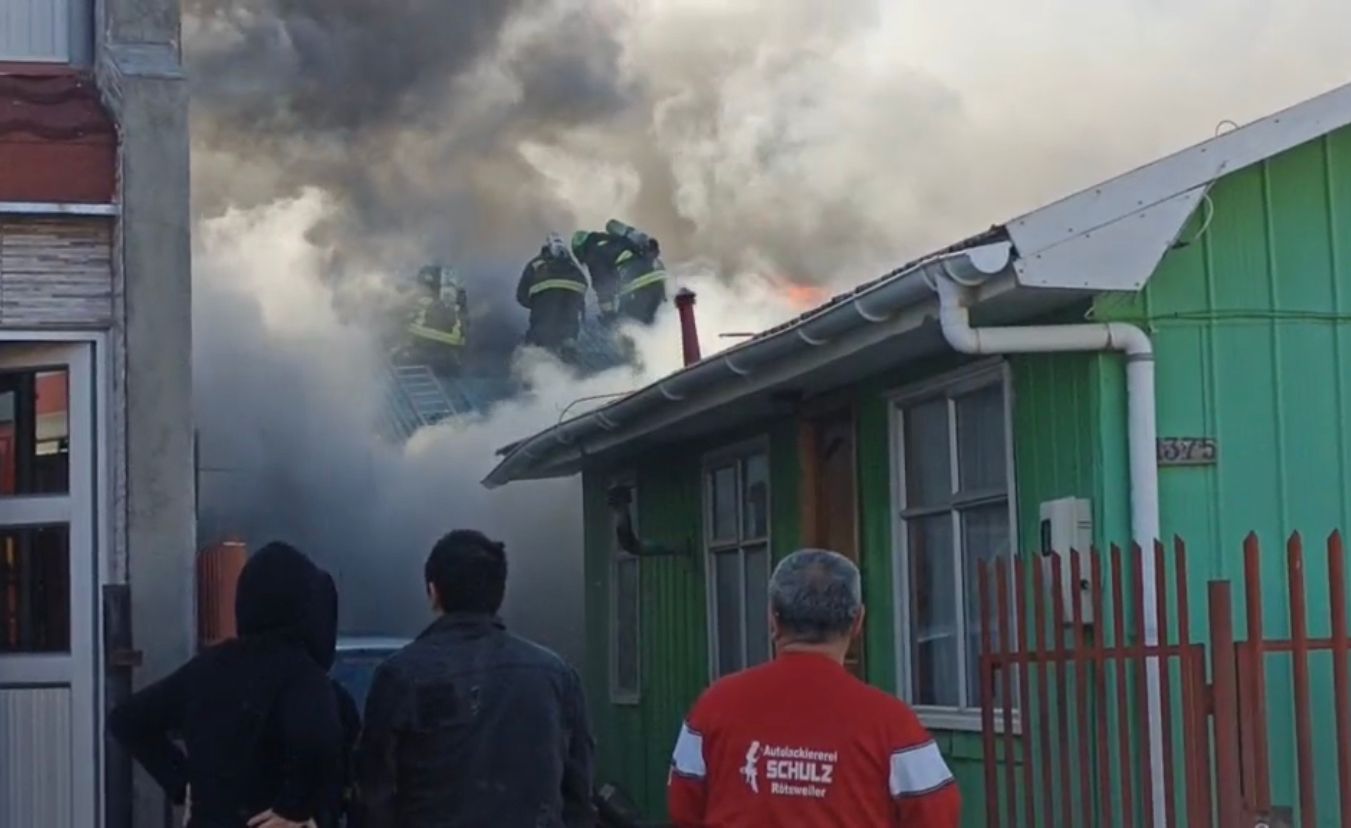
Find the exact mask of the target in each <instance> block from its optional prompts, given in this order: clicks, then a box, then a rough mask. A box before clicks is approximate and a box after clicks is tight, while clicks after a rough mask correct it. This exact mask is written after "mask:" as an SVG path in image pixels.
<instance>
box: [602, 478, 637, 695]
mask: <svg viewBox="0 0 1351 828" xmlns="http://www.w3.org/2000/svg"><path fill="white" fill-rule="evenodd" d="M615 486H627V487H628V489H629V492H630V496H631V500H630V503H629V518H630V519H631V520H632V521H633V531H634V533H635V534H638V533H639V529H638V513H639V510H638V481H637V479H636V478H635V476H634V475H633V474H632V473H628V474H622V475H618V476H616V477H614V478H612V479H611V480H610V487H611V488H613V487H615ZM607 512H608V509H607ZM607 517H609V518H610V519H609V520H608V521H607V525H608V526H609V531H608V532H607V533H606V534H607V541H606V542H607V547H608V550H609V551H608V561H609V562H608V566H609V572H610V589H609V592H610V600H609V615H608V616H607V618H606V626H608V627H609V632H610V659H609V661H610V702H611V703H612V704H620V705H636V704H641V703H642V700H643V639H642V635H643V563H642V558H641V557H639V556H638V555H631V554H629V553H628V552H625V551H624V550H623V549H620V548H619V539H618V538H617V537H616V536H615V525H614V516H613V515H612V514H611V515H607ZM639 536H640V537H641V535H639ZM621 561H623V562H624V563H626V564H628V565H631V566H633V567H634V568H635V569H636V570H637V576H638V593H637V595H636V596H635V598H634V600H635V601H636V602H637V604H638V611H637V613H635V615H636V620H635V623H636V624H637V628H636V629H634V631H633V641H634V648H635V652H634V654H633V658H634V667H635V670H636V674H635V681H636V684H635V685H634V687H632V688H626V687H620V686H619V564H620V562H621Z"/></svg>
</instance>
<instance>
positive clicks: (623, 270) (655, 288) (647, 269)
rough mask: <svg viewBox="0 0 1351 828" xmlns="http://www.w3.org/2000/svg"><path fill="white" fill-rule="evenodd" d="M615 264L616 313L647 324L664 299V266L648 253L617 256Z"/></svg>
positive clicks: (650, 322) (654, 315) (654, 316)
mask: <svg viewBox="0 0 1351 828" xmlns="http://www.w3.org/2000/svg"><path fill="white" fill-rule="evenodd" d="M618 266H619V291H618V302H617V303H618V309H619V313H620V314H621V315H623V316H626V317H628V318H630V319H634V320H636V321H638V322H642V323H643V324H644V325H651V324H652V320H653V319H655V318H656V316H657V308H659V307H661V305H662V303H663V302H665V301H666V268H665V266H664V265H663V264H662V262H661V259H660V258H658V257H657V256H655V255H653V254H651V253H644V254H636V253H634V254H630V255H627V256H620V258H619V262H618Z"/></svg>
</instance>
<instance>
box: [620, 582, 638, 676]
mask: <svg viewBox="0 0 1351 828" xmlns="http://www.w3.org/2000/svg"><path fill="white" fill-rule="evenodd" d="M638 591H639V581H638V559H637V558H635V557H632V556H630V555H621V556H620V557H619V559H618V560H617V561H615V690H617V691H619V692H621V693H637V692H638Z"/></svg>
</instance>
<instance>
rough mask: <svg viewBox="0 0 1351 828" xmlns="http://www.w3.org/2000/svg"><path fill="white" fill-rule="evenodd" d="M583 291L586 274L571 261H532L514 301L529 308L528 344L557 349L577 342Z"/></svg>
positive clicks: (542, 257) (539, 258)
mask: <svg viewBox="0 0 1351 828" xmlns="http://www.w3.org/2000/svg"><path fill="white" fill-rule="evenodd" d="M586 289H587V284H586V274H584V273H583V272H582V270H581V268H579V267H577V265H576V264H575V263H574V262H572V260H570V259H562V258H557V257H553V256H547V255H544V254H540V255H539V256H536V257H535V258H534V259H531V260H530V263H529V264H527V265H526V266H525V270H524V271H523V272H522V273H521V281H520V282H519V284H518V285H517V286H516V301H517V302H519V303H520V304H521V305H522V306H523V307H526V308H529V309H530V330H529V331H528V332H527V334H526V339H527V341H529V342H531V343H533V344H535V345H539V346H541V347H544V348H557V347H559V346H561V345H564V344H566V343H569V342H571V341H574V340H576V339H577V334H578V331H580V329H581V324H582V314H583V313H584V312H585V310H586Z"/></svg>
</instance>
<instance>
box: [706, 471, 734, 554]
mask: <svg viewBox="0 0 1351 828" xmlns="http://www.w3.org/2000/svg"><path fill="white" fill-rule="evenodd" d="M708 484H709V496H708V502H709V508H710V509H711V510H712V512H713V514H712V515H711V517H710V523H709V525H710V526H711V528H712V536H713V539H714V540H720V541H734V540H736V466H724V467H722V468H720V469H714V470H713V471H712V472H709V475H708Z"/></svg>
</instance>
